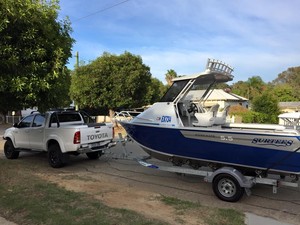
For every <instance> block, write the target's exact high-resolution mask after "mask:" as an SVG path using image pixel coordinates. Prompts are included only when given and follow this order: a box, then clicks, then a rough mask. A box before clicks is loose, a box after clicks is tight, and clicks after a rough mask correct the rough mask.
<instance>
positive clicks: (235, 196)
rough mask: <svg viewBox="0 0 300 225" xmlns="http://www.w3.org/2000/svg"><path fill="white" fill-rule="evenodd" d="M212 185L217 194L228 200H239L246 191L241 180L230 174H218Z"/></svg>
mask: <svg viewBox="0 0 300 225" xmlns="http://www.w3.org/2000/svg"><path fill="white" fill-rule="evenodd" d="M212 186H213V191H214V193H215V195H216V196H217V197H218V198H219V199H221V200H223V201H226V202H237V201H238V200H240V199H241V197H242V196H243V194H244V192H245V189H244V188H243V187H241V186H240V184H239V182H238V181H237V180H236V179H235V178H234V177H233V176H231V175H228V174H219V175H217V176H216V177H215V178H214V180H213V182H212Z"/></svg>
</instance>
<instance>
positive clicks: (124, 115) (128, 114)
mask: <svg viewBox="0 0 300 225" xmlns="http://www.w3.org/2000/svg"><path fill="white" fill-rule="evenodd" d="M140 113H141V112H137V111H120V112H115V115H114V117H113V118H114V120H116V121H130V120H132V119H133V118H134V117H136V116H137V115H139V114H140Z"/></svg>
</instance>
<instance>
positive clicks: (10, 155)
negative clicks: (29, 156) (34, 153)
mask: <svg viewBox="0 0 300 225" xmlns="http://www.w3.org/2000/svg"><path fill="white" fill-rule="evenodd" d="M4 154H5V157H6V158H7V159H17V158H19V154H20V152H19V151H17V150H16V149H15V147H14V144H13V143H12V141H11V140H9V139H8V140H7V141H6V142H5V144H4Z"/></svg>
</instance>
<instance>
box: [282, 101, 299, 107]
mask: <svg viewBox="0 0 300 225" xmlns="http://www.w3.org/2000/svg"><path fill="white" fill-rule="evenodd" d="M299 107H300V102H279V108H299Z"/></svg>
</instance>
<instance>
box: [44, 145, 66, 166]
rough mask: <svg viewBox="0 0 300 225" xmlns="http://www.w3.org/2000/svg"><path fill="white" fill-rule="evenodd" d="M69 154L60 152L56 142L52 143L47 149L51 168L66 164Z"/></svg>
mask: <svg viewBox="0 0 300 225" xmlns="http://www.w3.org/2000/svg"><path fill="white" fill-rule="evenodd" d="M68 158H69V155H67V154H64V153H62V152H61V150H60V147H59V145H58V144H52V145H50V146H49V149H48V162H49V164H50V166H52V167H53V168H60V167H63V166H64V165H66V164H67V162H68Z"/></svg>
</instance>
